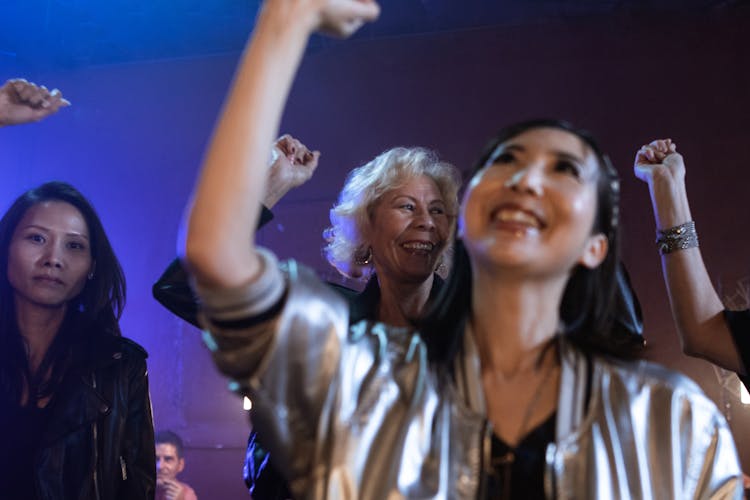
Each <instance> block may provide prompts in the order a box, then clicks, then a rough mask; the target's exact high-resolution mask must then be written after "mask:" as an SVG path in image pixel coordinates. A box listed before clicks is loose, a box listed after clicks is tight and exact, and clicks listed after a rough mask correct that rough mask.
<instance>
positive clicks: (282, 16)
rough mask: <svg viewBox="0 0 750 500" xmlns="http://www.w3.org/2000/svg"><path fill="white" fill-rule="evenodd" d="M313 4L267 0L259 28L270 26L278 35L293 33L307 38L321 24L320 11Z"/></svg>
mask: <svg viewBox="0 0 750 500" xmlns="http://www.w3.org/2000/svg"><path fill="white" fill-rule="evenodd" d="M311 3H312V2H299V1H295V0H266V1H265V2H263V4H262V6H261V11H260V14H259V16H258V24H257V26H261V25H265V26H269V27H272V28H273V30H274V31H275V32H278V33H282V32H284V31H291V32H294V33H297V34H301V35H303V36H304V37H305V38H307V37H308V36H310V35H311V34H312V33H313V32H314V31H315V29H316V27H317V25H318V24H319V23H320V13H319V12H318V10H319V9H317V8H316V7H314V6H313V5H311ZM257 26H256V27H257Z"/></svg>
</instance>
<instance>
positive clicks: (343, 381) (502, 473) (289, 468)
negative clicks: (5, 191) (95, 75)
mask: <svg viewBox="0 0 750 500" xmlns="http://www.w3.org/2000/svg"><path fill="white" fill-rule="evenodd" d="M377 14H378V6H377V4H375V3H374V2H372V1H367V0H268V1H267V2H266V3H265V4H264V6H263V8H262V11H261V14H260V16H259V19H258V24H257V26H256V28H255V30H254V34H253V38H252V40H251V42H250V44H249V46H248V47H247V50H246V51H245V54H244V56H243V59H242V61H241V63H240V67H239V69H238V73H237V75H236V78H235V82H234V84H233V87H232V90H231V91H230V94H229V96H228V100H227V102H226V104H225V108H224V112H223V114H222V116H221V118H220V120H219V122H218V125H217V129H216V131H215V136H214V138H213V140H212V142H211V144H210V146H209V149H208V152H207V155H206V159H205V162H204V165H203V171H202V174H201V177H200V181H199V182H198V185H197V188H196V192H195V196H194V200H193V204H192V205H191V207H190V209H189V216H188V219H187V221H188V227H187V237H186V244H185V249H184V251H185V255H184V258H185V260H186V263H187V265H188V267H189V269H190V270H191V272H192V273H193V276H194V279H195V288H196V291H197V293H198V295H199V296H200V298H201V300H202V307H203V312H202V317H203V321H204V324H205V325H206V327H207V328H208V329H209V330H210V335H209V336H208V337H207V342H208V344H209V347H210V348H211V349H212V350H213V356H214V361H215V363H216V365H217V367H218V368H219V369H220V370H221V371H222V372H223V373H224V374H225V375H227V376H228V377H230V378H232V379H233V380H234V382H235V383H236V384H235V385H236V388H237V390H238V391H239V392H241V393H243V394H247V395H249V396H250V397H251V398H252V399H253V401H254V407H255V411H256V413H255V415H254V418H253V422H254V425H255V426H256V427H257V428H258V433H259V436H261V437H262V438H263V439H264V442H263V443H262V444H263V445H264V446H265V447H266V448H267V449H268V450H269V451H270V452H271V457H272V460H274V463H275V465H276V467H277V468H278V469H279V470H281V471H284V473H285V474H286V476H287V479H288V480H289V483H290V486H291V490H292V492H293V493H294V494H295V496H296V497H305V498H367V499H370V498H372V499H381V498H451V499H452V498H539V497H543V498H740V497H741V494H742V491H741V484H740V471H739V464H738V459H737V453H736V450H735V447H734V443H733V441H732V437H731V434H730V432H729V429H728V427H727V424H726V422H725V420H724V418H723V417H722V416H721V414H720V413H719V412H718V410H717V409H716V407H715V405H714V404H713V403H712V402H711V401H710V400H709V399H707V398H706V397H705V396H704V395H703V394H702V392H701V391H700V390H699V389H698V388H697V386H696V385H695V384H694V383H692V382H691V381H690V380H688V379H687V378H685V377H683V376H680V375H678V374H676V373H673V372H670V371H668V370H666V369H664V368H661V367H659V366H656V365H652V364H649V363H645V362H637V361H628V360H627V359H622V358H623V357H624V356H622V355H620V356H619V357H618V356H614V355H615V354H621V351H622V347H621V346H619V345H617V344H616V343H615V342H614V341H613V339H612V338H611V335H609V334H608V332H609V326H608V323H609V321H610V320H611V317H612V315H611V313H610V308H611V304H612V294H613V290H614V286H615V268H616V266H615V263H616V262H617V244H618V223H617V221H618V208H617V207H618V205H617V202H618V199H617V198H618V188H619V185H618V182H617V176H616V173H615V171H614V169H613V168H612V167H611V166H610V165H609V163H608V161H607V160H606V159H605V157H604V156H603V155H602V154H601V152H600V151H599V149H598V147H597V146H596V144H595V143H594V142H593V141H592V140H591V139H590V138H589V137H588V135H586V134H584V133H582V132H579V131H577V130H575V129H573V128H572V127H571V126H569V125H567V124H565V123H562V122H557V121H548V120H545V121H536V122H528V123H523V124H520V125H517V126H513V127H510V128H508V129H505V130H504V131H503V132H502V133H501V134H500V136H499V137H498V139H497V140H495V141H494V142H493V143H492V144H491V145H490V147H489V148H488V149H487V151H486V153H485V154H484V155H483V157H482V159H481V160H480V161H479V162H478V168H477V169H476V172H475V174H474V176H473V177H472V179H471V181H470V182H469V184H468V187H467V190H466V193H465V195H464V198H463V202H462V205H461V209H460V211H459V214H458V222H459V223H458V235H457V236H458V241H457V247H456V253H455V255H456V256H455V260H454V264H455V268H454V270H453V272H454V275H452V276H451V277H450V278H449V280H448V282H447V283H446V286H445V289H444V293H443V296H442V298H440V299H438V303H437V304H436V306H435V308H434V310H433V311H432V313H431V314H428V316H427V318H426V319H425V320H423V321H421V322H420V324H419V325H418V326H419V329H415V328H412V327H409V326H406V327H392V326H387V325H385V324H383V323H379V322H373V321H369V320H363V321H360V322H357V323H354V324H353V325H351V326H350V325H349V321H348V320H349V317H348V307H347V304H346V303H345V302H344V300H342V299H341V298H339V297H338V296H337V295H336V294H335V293H334V292H332V291H330V290H329V289H328V288H327V287H325V286H324V285H323V284H322V283H321V282H320V281H319V280H318V279H317V277H316V276H315V275H314V274H313V273H312V272H311V271H310V270H307V269H305V268H304V267H301V266H298V265H297V264H296V263H295V262H293V261H290V262H287V263H285V264H281V265H280V264H279V263H278V262H277V261H276V260H275V258H274V256H273V255H272V254H271V253H270V252H267V251H265V250H263V249H259V248H258V247H256V246H255V243H254V240H253V239H250V240H248V238H247V228H248V227H254V225H255V224H254V222H255V221H256V219H257V217H258V205H259V200H260V199H261V195H262V192H263V180H264V178H265V172H264V165H265V156H266V154H265V152H266V148H267V146H266V145H267V144H270V143H271V142H272V140H273V137H274V136H275V134H276V128H277V126H278V123H279V118H280V115H281V112H282V109H283V103H284V100H285V98H286V94H287V92H288V89H289V86H290V84H291V81H292V77H293V74H294V71H295V69H296V66H297V64H298V61H299V59H300V57H301V55H302V53H303V50H304V47H305V44H306V40H307V37H308V35H309V34H310V32H311V31H313V30H316V29H317V30H323V31H327V32H334V33H337V34H343V35H346V34H349V33H351V32H353V31H354V30H355V29H356V28H358V27H359V26H360V25H361V24H362V23H364V22H367V21H369V20H371V19H373V18H374V17H376V16H377ZM248 138H251V140H248ZM409 250H413V249H405V248H394V249H390V250H388V251H394V252H402V251H403V252H407V251H409ZM413 255H414V254H413V252H412V256H413Z"/></svg>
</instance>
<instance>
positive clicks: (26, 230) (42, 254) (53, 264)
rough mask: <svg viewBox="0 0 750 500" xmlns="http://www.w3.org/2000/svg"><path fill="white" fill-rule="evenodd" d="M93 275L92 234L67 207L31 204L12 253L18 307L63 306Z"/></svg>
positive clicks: (10, 276)
mask: <svg viewBox="0 0 750 500" xmlns="http://www.w3.org/2000/svg"><path fill="white" fill-rule="evenodd" d="M92 270H93V261H92V258H91V250H90V242H89V230H88V226H87V225H86V221H85V219H84V217H83V215H81V212H80V211H79V210H78V209H77V208H75V207H74V206H73V205H70V204H69V203H65V202H61V201H45V202H41V203H38V204H36V205H33V206H32V207H31V208H29V209H28V210H27V211H26V213H25V214H24V216H23V218H22V219H21V220H20V222H19V223H18V226H17V227H16V229H15V231H14V232H13V237H12V238H11V241H10V248H9V252H8V270H7V271H8V281H9V282H10V285H11V287H12V288H13V293H14V296H15V300H16V303H19V302H21V301H22V302H26V303H30V304H33V305H35V306H39V307H50V308H57V307H65V306H66V305H67V303H68V302H69V301H70V300H72V299H74V298H75V297H76V296H78V294H80V293H81V290H83V287H84V286H85V284H86V278H87V275H88V274H89V273H90V272H91V271H92Z"/></svg>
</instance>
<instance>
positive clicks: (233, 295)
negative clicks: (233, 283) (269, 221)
mask: <svg viewBox="0 0 750 500" xmlns="http://www.w3.org/2000/svg"><path fill="white" fill-rule="evenodd" d="M257 252H258V257H259V258H260V267H261V270H260V274H259V275H258V276H257V277H256V278H255V279H254V280H253V281H252V282H251V283H248V284H246V285H242V286H239V287H236V288H229V289H221V290H216V289H209V288H205V287H201V286H199V285H198V284H197V283H195V282H194V283H193V288H194V289H195V293H196V294H197V295H198V298H199V299H200V301H201V307H202V309H203V314H204V315H205V316H206V317H207V318H209V319H211V320H215V321H236V320H239V319H244V318H251V317H254V316H258V315H261V314H263V313H264V312H266V311H268V310H269V309H271V308H273V307H274V306H275V305H276V304H277V303H278V302H279V301H280V300H281V298H282V296H283V295H284V288H285V282H284V276H283V275H282V274H281V271H280V270H279V262H278V260H277V259H276V256H275V255H274V254H273V253H271V252H270V251H268V250H266V249H264V248H257Z"/></svg>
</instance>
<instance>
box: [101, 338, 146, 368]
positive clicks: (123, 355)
mask: <svg viewBox="0 0 750 500" xmlns="http://www.w3.org/2000/svg"><path fill="white" fill-rule="evenodd" d="M93 351H94V357H95V359H96V360H99V363H101V362H106V361H109V360H111V361H119V360H122V361H125V362H128V363H137V364H142V363H145V362H146V358H148V353H147V352H146V350H145V349H144V348H143V347H141V346H140V345H139V344H138V343H136V342H135V341H133V340H130V339H129V338H126V337H122V336H120V335H109V334H107V335H102V336H100V337H99V338H97V339H96V342H94V346H93Z"/></svg>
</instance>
